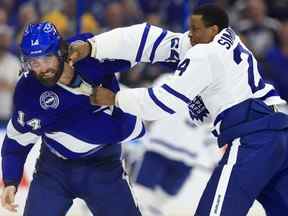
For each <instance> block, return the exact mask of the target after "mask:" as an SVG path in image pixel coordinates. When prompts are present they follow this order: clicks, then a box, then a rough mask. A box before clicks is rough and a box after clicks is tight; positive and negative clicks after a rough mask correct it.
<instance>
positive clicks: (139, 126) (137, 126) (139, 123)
mask: <svg viewBox="0 0 288 216" xmlns="http://www.w3.org/2000/svg"><path fill="white" fill-rule="evenodd" d="M142 130H143V124H142V121H141V119H140V118H136V123H135V127H134V130H133V131H132V133H131V134H130V135H129V136H128V137H127V138H125V139H124V140H122V141H121V143H125V142H128V141H131V140H133V139H135V138H137V137H138V136H139V135H140V134H141V132H142Z"/></svg>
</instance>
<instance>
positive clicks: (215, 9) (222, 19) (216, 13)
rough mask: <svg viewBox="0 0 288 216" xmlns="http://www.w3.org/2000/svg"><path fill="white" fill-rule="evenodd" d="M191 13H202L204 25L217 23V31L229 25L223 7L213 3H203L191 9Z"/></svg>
mask: <svg viewBox="0 0 288 216" xmlns="http://www.w3.org/2000/svg"><path fill="white" fill-rule="evenodd" d="M192 15H202V16H203V17H202V19H203V21H204V24H205V26H207V27H208V26H213V25H217V26H218V27H219V31H221V30H222V29H224V28H227V27H228V26H229V17H228V14H227V13H226V11H225V10H224V9H222V8H221V7H219V6H217V5H214V4H205V5H202V6H200V7H198V8H196V9H195V10H194V11H193V14H192Z"/></svg>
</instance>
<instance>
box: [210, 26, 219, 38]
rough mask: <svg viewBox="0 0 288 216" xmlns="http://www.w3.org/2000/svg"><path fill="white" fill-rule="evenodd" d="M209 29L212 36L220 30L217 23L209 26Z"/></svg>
mask: <svg viewBox="0 0 288 216" xmlns="http://www.w3.org/2000/svg"><path fill="white" fill-rule="evenodd" d="M211 31H212V34H213V36H215V35H217V34H218V33H219V32H220V29H219V27H218V26H217V25H213V26H211Z"/></svg>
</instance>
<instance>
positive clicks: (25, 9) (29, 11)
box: [16, 3, 38, 44]
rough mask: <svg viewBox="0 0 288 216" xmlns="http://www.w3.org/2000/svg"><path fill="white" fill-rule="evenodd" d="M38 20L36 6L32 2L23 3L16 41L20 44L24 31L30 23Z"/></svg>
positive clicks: (19, 15)
mask: <svg viewBox="0 0 288 216" xmlns="http://www.w3.org/2000/svg"><path fill="white" fill-rule="evenodd" d="M37 21H38V14H37V12H36V9H35V6H34V4H32V3H25V4H22V5H21V6H20V8H19V12H18V26H17V32H16V43H17V44H19V43H20V41H21V38H22V34H23V31H24V29H25V27H26V25H28V24H29V23H35V22H37Z"/></svg>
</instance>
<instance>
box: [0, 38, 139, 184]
mask: <svg viewBox="0 0 288 216" xmlns="http://www.w3.org/2000/svg"><path fill="white" fill-rule="evenodd" d="M91 36H92V35H90V34H84V35H79V36H77V37H74V38H72V39H71V40H70V41H69V42H72V41H75V40H79V39H80V40H86V39H87V38H89V37H91ZM129 67H130V63H129V62H127V61H102V62H100V61H97V60H95V59H93V58H85V59H83V60H82V61H79V62H78V63H77V64H75V74H76V75H75V79H74V81H73V83H72V84H71V85H70V86H64V85H62V84H60V83H58V84H57V85H56V86H53V87H45V86H43V85H41V84H40V83H39V81H38V80H36V78H35V77H34V76H32V75H31V74H30V73H29V74H22V76H21V77H20V79H19V81H18V83H17V86H16V90H15V95H14V112H13V115H12V118H11V120H10V122H9V124H8V127H7V135H6V138H5V141H4V143H3V147H2V159H3V163H2V164H3V165H2V166H3V179H4V182H5V184H15V185H17V184H18V183H19V182H20V179H21V177H22V172H23V165H24V162H25V160H26V157H27V155H28V153H29V151H30V149H31V148H32V146H33V144H35V143H36V141H37V140H38V139H40V138H42V142H43V143H44V144H46V145H47V146H48V147H49V149H50V150H51V151H52V152H54V153H55V154H56V155H58V156H60V157H62V158H65V159H78V158H88V157H96V158H97V157H98V158H99V159H101V158H105V157H116V158H119V157H120V152H121V146H120V145H115V144H117V143H120V142H122V141H129V140H132V139H135V138H137V137H140V136H142V135H143V134H144V127H143V124H142V122H141V120H140V119H139V118H135V117H134V116H132V115H130V114H127V113H123V112H122V111H121V110H120V109H119V108H111V107H99V106H93V105H91V104H90V101H89V95H90V94H91V92H92V87H93V86H97V85H100V84H101V85H102V86H106V88H109V89H110V90H112V91H114V92H116V91H118V90H119V87H118V82H117V80H116V78H115V76H114V73H115V72H117V71H122V70H124V71H125V70H127V68H129Z"/></svg>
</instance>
